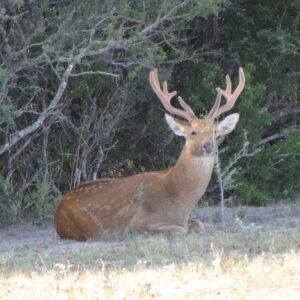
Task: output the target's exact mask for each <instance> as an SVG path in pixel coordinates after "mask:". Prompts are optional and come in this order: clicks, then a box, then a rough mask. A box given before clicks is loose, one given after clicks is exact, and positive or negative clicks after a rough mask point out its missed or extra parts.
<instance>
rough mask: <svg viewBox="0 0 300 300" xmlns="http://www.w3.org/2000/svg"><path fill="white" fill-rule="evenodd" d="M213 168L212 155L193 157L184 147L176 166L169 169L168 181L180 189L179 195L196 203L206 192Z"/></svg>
mask: <svg viewBox="0 0 300 300" xmlns="http://www.w3.org/2000/svg"><path fill="white" fill-rule="evenodd" d="M213 167H214V155H202V156H193V155H191V154H190V153H189V149H188V148H186V147H184V148H183V150H182V152H181V154H180V157H179V159H178V161H177V163H176V165H175V166H174V167H172V168H171V169H170V172H169V180H170V181H171V182H172V186H174V188H176V189H180V194H185V195H186V196H187V197H190V198H193V200H192V199H191V200H192V201H198V200H199V198H200V197H202V195H203V194H204V193H205V191H206V188H207V186H208V184H209V181H210V179H211V175H212V171H213ZM178 192H179V191H178Z"/></svg>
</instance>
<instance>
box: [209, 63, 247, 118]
mask: <svg viewBox="0 0 300 300" xmlns="http://www.w3.org/2000/svg"><path fill="white" fill-rule="evenodd" d="M244 86H245V74H244V71H243V68H240V69H239V84H238V86H237V88H236V89H235V91H234V92H233V94H232V93H231V87H232V84H231V79H230V77H229V76H228V75H226V90H222V89H220V88H217V91H218V94H217V98H216V102H215V104H214V106H213V107H212V109H211V111H210V112H209V114H208V115H207V116H208V118H210V119H215V118H216V117H218V116H219V115H221V114H222V113H224V112H225V111H228V110H230V109H231V108H232V107H233V106H234V104H235V102H236V100H237V98H238V96H239V95H240V93H241V92H242V90H243V89H244ZM222 96H224V97H225V98H226V104H224V105H223V106H221V107H219V106H220V103H221V98H222Z"/></svg>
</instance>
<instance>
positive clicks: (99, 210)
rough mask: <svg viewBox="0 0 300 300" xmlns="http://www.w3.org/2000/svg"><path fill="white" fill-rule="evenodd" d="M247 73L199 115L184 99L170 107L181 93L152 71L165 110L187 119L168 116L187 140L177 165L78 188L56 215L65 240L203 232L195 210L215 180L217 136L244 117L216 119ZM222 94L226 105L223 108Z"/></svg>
mask: <svg viewBox="0 0 300 300" xmlns="http://www.w3.org/2000/svg"><path fill="white" fill-rule="evenodd" d="M244 83H245V77H244V73H243V70H242V69H240V83H239V86H238V88H237V89H236V91H235V92H234V93H233V94H232V95H231V82H230V79H229V77H227V88H226V90H225V91H223V90H220V89H219V90H218V96H217V99H216V104H215V105H214V106H213V108H212V110H211V112H210V113H209V115H208V116H209V117H208V118H205V119H198V118H196V116H195V114H194V112H193V111H192V109H191V108H190V107H189V106H188V105H187V104H186V103H185V102H184V101H183V100H182V99H180V104H181V106H182V107H183V108H184V111H183V110H179V109H176V108H174V107H172V106H171V104H170V100H171V98H172V97H173V96H174V95H175V94H176V92H172V93H169V92H168V91H167V85H166V83H164V88H163V91H162V90H161V88H160V85H159V82H158V77H157V71H156V70H155V71H152V72H150V84H151V86H152V88H153V90H154V91H155V93H156V94H157V96H158V97H159V98H160V100H161V101H162V103H163V104H164V106H165V108H166V109H168V110H169V111H170V112H172V113H175V114H177V115H179V116H181V117H184V118H186V119H187V120H188V122H183V121H181V120H178V119H176V118H172V117H171V116H169V115H166V120H167V122H168V124H169V126H170V127H171V129H172V130H173V132H174V133H175V134H177V135H180V136H184V137H185V138H186V143H185V146H184V148H183V150H182V152H181V154H180V157H179V159H178V161H177V163H176V165H175V166H174V167H172V168H170V169H167V170H163V171H158V172H148V173H141V174H138V175H135V176H131V177H125V178H118V179H114V178H103V179H98V180H95V181H89V182H86V183H83V184H81V185H79V186H78V187H75V188H74V189H73V190H71V191H70V192H68V193H67V194H66V195H64V197H63V198H62V200H61V202H60V203H59V205H58V207H57V210H56V213H55V220H54V222H55V228H56V231H57V233H58V234H59V236H60V237H62V238H71V239H76V240H80V241H83V240H86V239H88V238H95V237H101V235H103V233H106V232H108V233H111V232H120V233H123V232H128V231H132V232H142V231H152V232H157V231H166V232H169V233H172V234H183V233H186V232H187V231H188V227H190V228H191V229H193V230H196V231H199V230H201V227H202V225H201V222H199V221H197V220H191V213H192V210H193V208H194V207H195V206H196V204H197V202H198V200H199V199H200V198H201V197H202V195H203V194H204V192H205V190H206V188H207V185H208V183H209V181H210V178H211V174H212V170H213V165H214V153H213V149H212V146H213V145H214V143H215V139H216V136H218V135H225V134H228V133H230V132H231V131H232V130H233V129H234V128H235V126H236V123H237V122H238V119H239V115H238V114H231V115H229V116H228V117H226V118H225V119H224V120H223V121H221V122H220V123H219V124H214V122H213V119H214V117H215V116H217V115H219V114H220V113H222V112H224V111H226V110H228V109H230V108H231V107H232V106H233V104H234V102H235V101H236V98H237V97H238V95H239V94H240V92H241V91H242V89H243V86H244ZM221 93H222V95H224V96H225V97H226V98H227V104H226V105H224V106H223V107H221V108H219V105H220V100H221Z"/></svg>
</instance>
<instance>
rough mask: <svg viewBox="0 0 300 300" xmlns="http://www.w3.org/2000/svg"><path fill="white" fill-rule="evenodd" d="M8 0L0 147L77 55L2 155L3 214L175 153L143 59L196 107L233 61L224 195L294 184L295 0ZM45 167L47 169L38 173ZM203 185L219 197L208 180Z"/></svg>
mask: <svg viewBox="0 0 300 300" xmlns="http://www.w3.org/2000/svg"><path fill="white" fill-rule="evenodd" d="M223 4H224V5H223ZM4 7H5V8H4V9H3V11H4V14H3V15H0V26H2V28H3V31H1V33H0V35H1V36H0V39H1V38H2V41H3V46H2V47H1V50H0V61H1V68H0V87H1V93H0V148H1V147H2V146H3V144H4V143H6V142H7V141H10V140H11V138H12V137H16V136H18V133H20V131H21V130H22V129H24V128H28V127H30V126H31V125H32V124H34V122H35V121H36V120H37V118H38V117H39V116H40V115H41V113H42V112H44V111H45V110H46V108H47V107H48V105H49V103H51V101H52V99H53V97H54V96H55V95H56V93H57V91H58V88H59V86H60V84H61V83H62V78H63V75H64V74H65V71H66V68H67V67H68V66H69V64H70V62H74V61H73V60H74V59H75V57H77V58H78V54H79V53H84V55H83V56H82V58H81V59H79V60H76V61H75V66H74V68H73V70H72V74H71V75H70V77H69V78H68V80H67V82H66V84H67V87H66V90H65V91H64V93H63V96H62V97H61V99H60V102H59V103H58V105H57V106H56V107H55V108H54V109H51V111H50V112H49V114H48V115H47V118H46V120H45V121H44V123H43V126H41V127H39V128H38V130H36V131H34V132H33V133H31V134H30V135H26V138H22V139H21V140H20V141H19V142H18V143H17V144H16V145H14V146H13V147H10V148H9V151H6V152H5V153H4V154H3V155H1V156H0V164H1V169H0V176H1V177H0V178H11V179H10V182H6V181H5V180H4V179H1V194H0V199H1V200H0V203H1V209H2V211H3V212H4V211H6V212H5V213H3V214H2V216H3V217H1V216H0V222H2V221H1V220H6V221H4V222H7V220H12V219H14V218H16V217H17V216H19V215H25V216H31V217H36V218H43V217H44V216H45V215H47V214H48V212H50V211H51V210H53V209H54V203H55V201H56V200H55V199H54V196H53V195H56V194H58V193H59V191H61V192H65V191H66V190H68V189H69V188H70V187H72V186H74V184H76V183H78V182H79V180H86V179H91V178H94V177H95V176H99V177H100V176H106V175H110V176H123V175H131V174H134V173H137V172H140V171H149V170H157V169H163V168H166V167H169V166H171V165H173V164H174V163H175V162H176V159H177V157H178V155H179V152H180V149H181V147H182V145H183V143H184V141H183V139H180V138H179V137H173V135H172V134H171V133H170V132H169V131H168V128H167V126H166V125H165V121H164V118H163V109H162V106H161V104H160V102H159V101H158V99H157V97H156V96H155V95H154V94H153V92H152V90H151V88H150V87H149V83H148V74H149V70H150V69H153V68H158V69H159V76H160V80H161V81H163V80H167V81H168V83H169V88H170V90H177V91H178V94H179V95H181V96H182V97H183V99H185V100H186V101H187V102H188V104H189V105H190V106H191V107H192V108H193V109H194V111H195V113H196V114H197V115H198V116H205V115H206V114H207V112H208V111H209V110H210V109H211V107H212V105H213V103H214V100H215V98H216V90H215V88H216V87H221V88H224V87H225V75H226V74H227V73H228V74H229V75H230V76H231V78H232V80H233V86H235V85H236V84H237V81H238V67H239V66H243V68H244V70H245V73H246V86H245V89H244V91H243V93H242V94H241V96H240V97H239V99H238V101H237V103H236V105H235V107H234V109H233V110H232V112H239V113H240V116H241V117H240V121H239V123H238V125H237V128H236V130H235V131H234V132H233V133H232V134H230V135H228V136H227V137H226V138H225V140H224V142H223V143H222V144H221V145H220V149H221V153H220V160H221V171H222V172H223V176H224V180H225V181H224V182H225V188H226V189H225V197H226V198H227V199H230V201H231V203H233V204H244V203H246V204H252V205H265V204H267V203H270V202H272V201H274V200H276V199H281V198H292V197H294V195H295V194H296V193H297V192H298V193H299V182H300V173H299V171H298V170H299V159H300V158H299V142H298V141H299V135H300V134H299V119H300V117H299V105H300V103H299V99H300V91H299V84H300V82H299V69H300V60H299V36H300V35H299V22H300V21H299V14H298V8H299V1H292V0H289V1H283V0H279V1H275V2H274V1H272V0H266V1H259V0H253V1H221V0H207V1H181V0H172V1H163V0H155V1H152V0H145V1H138V0H134V1H132V0H122V1H117V0H113V1H109V0H100V1H98V0H87V1H80V0H76V1H54V2H53V1H31V2H30V3H27V2H26V3H25V2H22V1H17V4H16V3H15V2H9V1H8V2H7V3H6V4H5V6H4ZM29 12H30V13H29ZM3 34H5V38H3V36H4V35H3ZM7 70H9V72H8V71H7ZM102 71H103V72H106V73H108V74H113V75H118V77H117V78H116V77H115V76H106V75H103V74H102V73H101V72H102ZM173 103H174V105H178V103H177V102H176V100H175V99H174V100H173ZM222 117H223V116H221V118H222ZM221 118H220V119H221ZM244 132H247V140H245V137H244ZM245 145H247V151H246V150H245ZM222 149H226V151H222ZM244 150H245V151H244ZM257 150H260V151H257ZM249 154H251V155H249ZM252 154H253V155H252ZM45 164H47V166H45ZM48 171H49V174H48V173H47V176H49V181H47V184H45V183H41V182H40V180H41V178H44V175H45V174H44V172H48ZM8 174H9V176H8ZM95 174H96V175H95ZM77 175H78V176H77ZM76 176H77V177H76ZM79 177H80V178H79ZM75 178H76V180H77V181H76V180H75ZM21 186H22V187H24V186H25V187H26V188H25V190H23V189H22V196H21V195H20V194H19V192H18V190H19V189H20V187H21ZM50 187H55V190H53V188H50ZM209 190H210V192H209V193H208V197H210V198H212V199H215V200H216V201H219V193H218V189H217V182H216V180H213V181H212V183H211V186H210V188H209Z"/></svg>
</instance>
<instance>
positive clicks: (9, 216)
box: [0, 176, 22, 225]
mask: <svg viewBox="0 0 300 300" xmlns="http://www.w3.org/2000/svg"><path fill="white" fill-rule="evenodd" d="M21 199H22V198H21V193H19V192H18V191H16V189H15V188H14V187H13V185H12V184H11V183H9V182H7V181H6V180H5V178H3V177H1V176H0V225H4V224H11V223H13V222H15V221H16V220H17V218H18V217H19V213H20V203H21V202H20V201H21Z"/></svg>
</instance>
